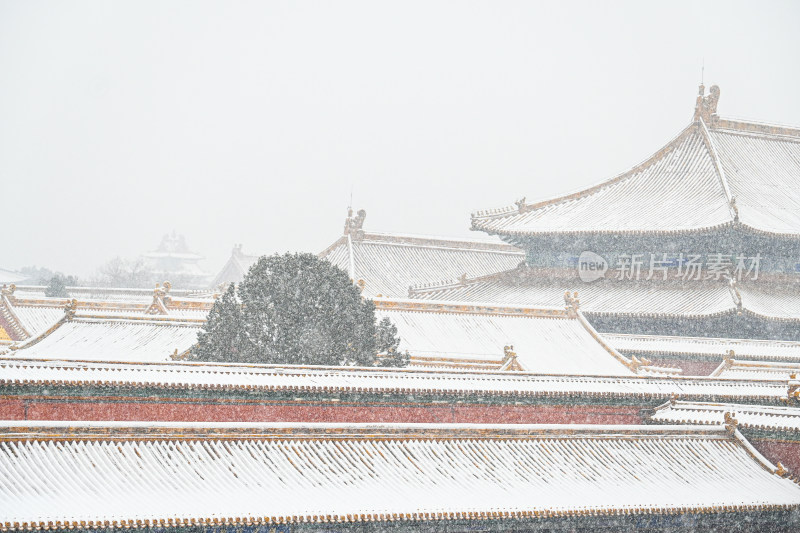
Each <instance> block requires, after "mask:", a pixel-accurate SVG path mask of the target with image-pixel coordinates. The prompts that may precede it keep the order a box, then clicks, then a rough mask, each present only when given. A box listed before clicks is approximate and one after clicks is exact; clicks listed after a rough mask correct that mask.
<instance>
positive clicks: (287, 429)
mask: <svg viewBox="0 0 800 533" xmlns="http://www.w3.org/2000/svg"><path fill="white" fill-rule="evenodd" d="M781 473H782V472H780V471H779V470H778V468H777V467H776V466H775V465H773V464H772V463H770V462H769V461H767V460H766V459H765V458H764V457H763V456H761V455H760V454H759V453H758V452H757V451H756V450H755V449H754V448H753V447H752V446H750V445H749V443H748V442H747V441H746V440H745V439H744V438H743V437H742V436H741V434H739V433H738V432H736V431H733V432H728V431H726V429H724V428H722V427H717V428H705V427H685V426H677V427H676V426H665V427H659V426H645V427H642V426H614V427H608V426H575V425H572V426H525V425H518V426H480V425H456V424H442V425H391V424H386V425H357V424H353V425H342V424H309V425H297V424H270V425H262V424H235V425H232V424H213V425H209V424H187V423H183V424H182V423H167V424H154V423H147V424H135V423H128V424H119V423H105V422H101V423H87V422H67V423H54V422H42V423H31V422H27V423H25V424H24V425H22V424H18V423H12V422H6V423H4V424H3V425H2V426H0V501H3V503H4V505H3V506H0V525H2V528H3V529H4V530H8V531H14V530H22V529H25V530H29V529H32V528H45V527H50V528H66V527H89V528H92V527H114V528H130V527H136V526H139V527H141V526H148V525H150V526H153V527H157V526H160V527H179V526H211V525H214V524H228V525H254V524H285V523H291V524H304V523H308V524H314V523H348V522H373V523H375V522H377V523H380V522H389V521H391V522H411V521H414V522H424V521H449V520H457V519H474V520H478V519H483V520H501V519H508V518H514V519H527V520H537V519H545V518H548V517H549V518H552V517H571V516H614V515H638V514H641V515H648V514H672V513H676V512H681V513H686V512H690V513H691V512H694V513H725V512H750V511H780V510H795V509H797V507H798V506H799V505H800V488H798V486H797V485H796V484H795V482H794V481H792V480H790V479H787V478H785V477H782V476H781V475H780V474H781Z"/></svg>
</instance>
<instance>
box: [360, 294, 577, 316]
mask: <svg viewBox="0 0 800 533" xmlns="http://www.w3.org/2000/svg"><path fill="white" fill-rule="evenodd" d="M372 301H373V303H374V304H375V309H376V310H378V311H418V312H429V313H441V314H445V313H446V314H473V315H489V316H528V317H539V318H571V317H570V316H569V314H568V313H567V311H566V310H565V309H564V308H563V307H556V306H531V305H516V304H503V303H491V302H465V301H463V300H421V299H413V298H388V297H375V298H373V299H372Z"/></svg>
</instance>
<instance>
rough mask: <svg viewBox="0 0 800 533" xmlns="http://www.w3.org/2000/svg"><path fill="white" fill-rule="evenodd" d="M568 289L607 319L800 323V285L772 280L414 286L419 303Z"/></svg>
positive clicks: (531, 279)
mask: <svg viewBox="0 0 800 533" xmlns="http://www.w3.org/2000/svg"><path fill="white" fill-rule="evenodd" d="M565 290H569V291H571V292H572V291H574V292H578V293H579V295H580V300H581V309H582V310H583V311H584V312H586V313H592V314H604V315H631V316H632V315H636V316H652V317H686V318H696V317H713V316H722V315H727V314H735V313H738V312H740V311H741V312H742V313H747V314H751V315H754V316H757V317H760V318H765V319H769V320H778V321H800V286H798V285H796V284H778V283H773V282H769V281H763V282H761V281H751V282H749V283H744V282H742V283H737V284H736V285H735V289H734V288H732V287H731V286H730V284H729V283H728V282H726V281H724V280H719V281H716V280H707V281H694V280H686V281H684V280H656V279H652V280H644V279H643V280H638V281H634V280H617V279H609V278H604V279H599V280H597V281H594V282H592V283H585V282H583V281H581V280H580V279H579V278H578V277H577V276H571V275H570V276H565V275H559V276H552V275H548V271H546V270H541V269H537V268H529V267H525V266H520V267H518V268H515V269H512V270H508V271H505V272H499V273H496V274H490V275H486V276H480V277H476V278H466V279H461V280H448V281H440V282H437V283H430V284H422V285H418V286H415V287H414V288H412V289H411V290H410V291H409V296H410V297H411V298H414V299H424V300H451V301H464V302H492V303H503V304H518V305H519V304H524V305H532V306H545V307H547V306H553V305H557V302H559V301H560V300H562V299H563V294H564V291H565Z"/></svg>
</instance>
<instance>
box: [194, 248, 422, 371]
mask: <svg viewBox="0 0 800 533" xmlns="http://www.w3.org/2000/svg"><path fill="white" fill-rule="evenodd" d="M237 293H238V297H239V300H238V301H237V300H236V297H235V296H234V293H233V289H232V288H229V289H228V292H226V294H225V296H223V297H222V298H221V299H220V300H218V301H217V302H216V303H215V304H214V309H213V310H212V312H211V314H210V315H209V320H208V324H207V325H206V327H205V328H204V331H203V333H201V334H200V337H199V344H198V346H197V348H196V349H195V350H194V351H195V353H196V355H197V356H198V357H199V358H201V359H203V360H217V361H238V362H252V363H278V364H310V365H358V366H368V365H374V364H376V354H377V353H378V352H379V351H384V350H390V349H391V350H392V358H390V360H389V361H391V362H396V363H397V364H403V361H404V359H403V357H402V356H400V357H397V356H395V355H394V354H395V351H396V348H397V345H398V344H399V342H400V340H399V339H398V338H397V336H396V334H397V328H395V327H394V326H393V325H392V324H391V322H390V321H389V320H388V319H385V320H384V321H382V322H381V324H376V323H375V305H374V304H373V303H372V301H370V300H365V299H364V298H362V297H361V293H360V292H359V290H358V288H357V287H356V286H355V285H353V283H352V282H351V281H350V279H349V277H348V275H347V273H345V272H344V271H343V270H341V269H340V268H338V267H336V266H334V265H333V264H331V263H330V262H328V261H324V260H321V259H319V258H318V257H317V256H315V255H312V254H285V255H282V256H279V255H273V256H270V257H266V256H265V257H262V258H261V259H259V260H258V262H257V263H256V264H255V265H253V266H252V267H251V268H250V271H249V272H248V273H247V275H246V276H245V277H244V279H243V280H242V282H241V283H240V284H239V287H238V291H237ZM389 361H381V364H384V365H386V364H390V362H389ZM405 361H406V362H407V358H406V359H405Z"/></svg>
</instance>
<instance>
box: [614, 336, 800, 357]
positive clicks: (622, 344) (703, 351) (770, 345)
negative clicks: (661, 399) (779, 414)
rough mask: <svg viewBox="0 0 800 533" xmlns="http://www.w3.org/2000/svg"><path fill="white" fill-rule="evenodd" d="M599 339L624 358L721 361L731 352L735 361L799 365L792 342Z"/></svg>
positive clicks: (798, 350) (798, 345)
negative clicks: (663, 356)
mask: <svg viewBox="0 0 800 533" xmlns="http://www.w3.org/2000/svg"><path fill="white" fill-rule="evenodd" d="M601 335H602V337H603V338H604V339H605V340H606V341H607V342H608V343H609V344H610V345H611V346H613V347H614V348H616V349H617V350H619V351H620V352H622V353H625V354H634V353H635V354H644V355H683V356H690V357H697V358H701V359H709V360H710V359H715V360H721V359H722V358H723V357H724V356H726V355H729V352H730V351H731V350H733V352H734V354H735V356H736V357H740V358H745V359H750V360H762V361H787V362H800V342H795V341H776V340H756V339H720V338H711V337H673V336H664V335H631V334H625V333H602V334H601Z"/></svg>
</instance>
